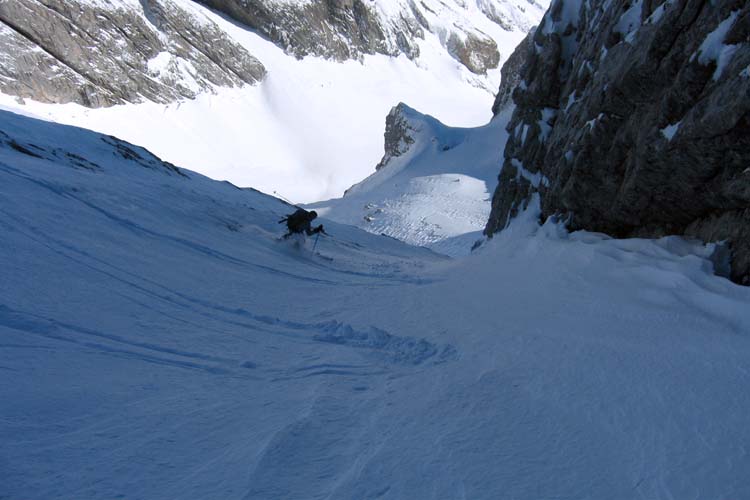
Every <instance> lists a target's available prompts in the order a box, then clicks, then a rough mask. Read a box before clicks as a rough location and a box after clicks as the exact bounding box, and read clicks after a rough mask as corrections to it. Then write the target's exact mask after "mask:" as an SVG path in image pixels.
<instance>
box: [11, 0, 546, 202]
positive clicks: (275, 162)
mask: <svg viewBox="0 0 750 500" xmlns="http://www.w3.org/2000/svg"><path fill="white" fill-rule="evenodd" d="M545 2H546V0H545ZM545 2H542V3H539V2H536V1H532V2H528V1H527V0H481V1H477V2H473V1H472V2H463V1H458V0H447V1H438V0H425V1H423V2H419V3H416V2H406V1H401V0H388V1H386V0H378V1H374V2H370V1H368V2H361V1H355V2H330V1H322V0H320V1H305V2H287V1H264V2H258V1H252V2H235V1H228V0H227V1H218V0H217V1H204V2H194V1H193V0H18V1H13V2H0V91H2V94H0V105H4V106H5V107H8V108H12V109H14V110H20V111H23V112H27V113H33V114H35V115H37V116H40V117H44V118H46V119H50V120H54V121H58V122H63V123H68V124H74V125H80V126H85V127H87V128H92V129H95V130H98V131H101V132H104V133H108V134H114V135H117V136H119V137H123V138H125V139H127V140H130V141H131V142H134V143H138V144H142V145H144V146H146V147H148V148H149V149H151V150H153V151H155V152H156V153H158V154H159V155H160V156H162V157H164V158H166V159H167V160H169V161H172V162H174V163H179V164H181V165H185V166H187V167H189V168H191V169H193V170H196V171H200V172H202V173H204V174H206V175H209V176H211V177H214V178H218V179H228V180H230V181H232V182H234V183H235V184H238V185H242V186H253V187H255V188H257V189H261V190H263V191H265V192H268V193H272V192H274V191H276V192H278V193H279V194H281V195H283V196H285V197H287V198H291V199H292V200H294V201H295V202H298V201H315V200H320V199H326V198H331V197H334V196H340V195H341V194H342V193H343V192H344V190H345V189H346V188H348V187H349V186H351V185H352V184H354V183H356V182H358V181H360V180H362V179H363V178H364V177H366V176H367V175H369V174H370V173H371V172H372V169H373V167H374V165H375V163H377V161H378V159H379V158H380V156H381V154H382V144H381V142H380V139H379V138H380V136H381V134H382V119H383V117H384V116H385V115H386V114H387V113H388V110H389V109H390V108H391V107H393V106H394V105H395V104H397V103H398V102H407V103H409V104H410V105H411V106H414V107H415V108H417V109H420V110H424V111H425V112H428V113H430V114H432V115H434V116H436V117H437V118H439V119H441V120H442V121H444V122H446V123H449V124H451V125H453V126H471V125H480V124H483V123H486V122H487V121H488V120H489V118H490V117H491V114H490V112H489V104H488V103H491V100H492V95H493V94H494V93H495V91H496V90H497V87H498V83H499V77H500V74H499V65H500V64H501V63H502V61H503V60H505V59H506V58H507V57H508V55H509V54H510V53H511V52H512V51H513V48H514V47H515V46H516V45H517V43H518V42H519V41H520V40H521V39H522V38H523V37H524V36H525V34H526V31H527V30H528V29H529V28H530V27H531V26H533V25H535V24H536V23H537V22H538V21H539V19H541V16H542V14H543V12H544V8H545V7H546V3H545ZM206 5H209V6H210V7H212V8H213V9H214V10H212V9H209V8H208V7H206ZM300 58H301V59H300ZM20 103H25V104H20ZM44 103H46V104H44ZM123 103H125V104H123ZM113 105H114V106H113Z"/></svg>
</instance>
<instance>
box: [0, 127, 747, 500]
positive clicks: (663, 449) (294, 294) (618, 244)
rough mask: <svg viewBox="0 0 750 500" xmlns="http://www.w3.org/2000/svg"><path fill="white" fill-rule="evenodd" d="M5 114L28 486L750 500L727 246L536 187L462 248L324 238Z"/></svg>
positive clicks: (248, 495) (7, 345) (155, 492)
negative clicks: (507, 221) (657, 229)
mask: <svg viewBox="0 0 750 500" xmlns="http://www.w3.org/2000/svg"><path fill="white" fill-rule="evenodd" d="M0 130H2V132H3V133H5V134H7V136H3V139H2V143H3V144H2V146H0V228H1V229H0V230H2V239H1V240H0V271H1V272H2V281H1V282H0V344H1V345H2V347H1V348H0V372H2V377H0V400H1V401H3V404H0V443H1V444H2V461H0V477H2V481H0V496H2V497H6V498H14V499H15V498H23V499H29V500H36V499H47V498H58V497H59V498H77V499H78V498H80V499H84V498H97V499H99V498H128V499H155V498H158V499H185V498H221V499H226V500H233V499H245V500H256V499H257V500H261V499H262V500H267V499H270V498H287V499H293V500H296V499H300V500H303V499H309V498H331V499H355V498H356V499H359V498H381V499H384V500H396V499H407V498H408V499H420V500H432V499H434V500H442V499H446V498H449V499H452V498H471V499H497V498H514V499H518V500H538V499H540V498H583V497H586V498H596V499H601V498H623V499H624V498H649V499H651V498H679V499H682V498H698V499H717V498H747V497H748V496H750V475H748V474H747V473H746V472H747V471H748V469H750V456H748V454H747V445H746V443H747V442H748V441H749V440H750V427H748V426H747V425H746V423H747V415H748V413H750V393H749V392H748V391H747V387H748V384H749V383H750V309H749V308H748V307H747V304H748V301H750V290H749V289H748V288H742V287H739V286H736V285H734V284H732V283H730V282H728V281H727V280H724V279H722V278H718V277H716V276H713V275H712V274H711V271H710V269H711V263H710V262H709V260H708V259H707V256H708V255H710V253H711V250H712V248H711V247H710V246H703V245H700V244H696V243H692V242H687V241H685V240H682V239H679V238H665V239H662V240H656V241H651V240H638V239H631V240H614V239H609V238H606V237H603V236H601V235H597V234H592V233H585V232H579V233H573V234H568V233H566V232H565V231H564V229H562V227H561V226H559V225H556V224H554V223H552V222H548V223H547V224H545V225H544V226H543V227H541V228H540V227H539V226H538V225H537V223H536V220H537V217H538V206H536V205H534V204H532V205H531V207H530V210H529V211H528V212H526V213H525V214H524V215H523V216H521V217H519V218H518V219H516V220H515V221H514V222H513V224H512V225H511V226H510V227H509V228H508V229H507V230H506V231H504V232H503V233H501V234H500V235H498V236H496V237H495V238H493V240H491V241H489V242H488V243H486V244H485V245H483V246H482V247H481V248H480V249H479V250H477V251H476V252H474V254H472V255H471V256H469V257H467V258H464V259H460V260H453V261H451V260H446V259H441V258H438V257H437V256H435V255H434V254H432V253H431V252H429V251H426V250H424V249H416V248H413V247H408V246H406V245H403V244H401V243H399V242H396V241H394V240H392V239H390V238H384V237H378V236H374V235H369V234H367V233H365V232H362V231H359V230H356V229H354V228H351V227H348V226H341V225H337V224H335V223H333V222H331V221H327V220H326V221H324V222H325V224H326V227H327V228H328V230H329V232H330V233H331V236H330V237H323V238H321V239H320V241H319V242H318V246H317V250H316V253H320V255H317V254H316V255H313V254H312V253H311V252H310V246H311V243H312V242H311V241H308V242H307V243H306V244H305V246H304V248H299V249H298V248H295V246H294V244H293V243H292V242H279V241H277V240H276V237H277V236H278V235H279V234H280V233H281V229H280V226H279V225H278V224H277V223H276V221H277V220H278V217H279V216H280V215H282V214H284V213H288V211H289V210H291V208H290V207H289V206H286V205H284V204H282V203H281V202H279V201H278V200H274V199H271V198H269V197H266V196H263V195H260V194H259V193H257V192H255V191H252V190H239V189H236V188H234V187H232V186H230V185H228V184H226V183H219V182H214V181H210V180H208V179H205V178H203V177H201V176H199V175H197V174H193V173H190V172H187V175H189V178H186V177H182V176H179V175H176V174H174V173H170V172H171V171H170V170H169V169H166V170H165V169H164V168H159V167H157V166H156V165H157V164H156V163H154V164H152V166H153V167H154V168H145V167H144V166H143V165H141V164H140V163H138V162H137V161H134V160H133V159H130V160H128V159H127V158H126V156H128V155H126V156H122V155H121V154H118V153H116V151H117V149H116V148H115V149H113V147H112V146H110V145H108V144H107V143H106V142H104V140H103V139H102V138H101V137H100V136H98V135H96V134H89V133H85V132H82V131H80V130H73V129H68V128H60V127H59V126H57V125H52V124H48V123H43V122H36V121H32V120H29V119H25V118H20V117H16V116H13V115H10V114H7V113H0ZM9 140H13V141H15V142H16V144H17V146H20V147H21V148H23V149H25V150H26V151H27V152H30V153H33V154H28V153H23V152H22V151H20V150H19V149H18V148H13V147H10V146H9V142H8V141H9ZM32 144H33V146H32ZM132 150H133V151H135V152H136V153H137V154H138V155H139V156H141V157H143V158H146V157H147V156H148V155H147V153H146V152H145V151H143V150H141V149H139V148H133V149H132ZM67 153H71V154H75V155H77V156H78V157H80V158H76V157H75V156H68V155H67ZM39 156H41V157H42V158H39ZM84 159H85V160H87V161H90V162H92V163H94V164H96V165H98V167H92V166H91V165H89V168H93V170H90V169H89V168H86V167H81V166H77V165H79V164H81V165H86V163H85V162H84V161H83V160H84ZM331 259H332V260H331Z"/></svg>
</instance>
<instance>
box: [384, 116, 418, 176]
mask: <svg viewBox="0 0 750 500" xmlns="http://www.w3.org/2000/svg"><path fill="white" fill-rule="evenodd" d="M412 113H414V110H413V109H411V108H410V107H408V106H407V105H406V104H404V103H402V102H401V103H398V105H397V106H394V107H393V108H391V111H390V112H389V113H388V116H386V117H385V134H384V138H385V154H384V155H383V158H382V159H381V160H380V163H378V164H377V165H376V166H375V170H380V169H381V168H383V167H385V166H386V165H387V164H388V162H390V161H391V159H392V158H396V157H399V156H401V155H402V154H404V153H406V152H407V151H408V150H409V146H411V145H412V144H414V134H415V133H416V132H418V130H416V129H415V124H414V122H413V120H410V119H409V115H410V114H412Z"/></svg>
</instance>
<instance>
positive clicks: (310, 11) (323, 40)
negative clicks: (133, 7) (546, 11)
mask: <svg viewBox="0 0 750 500" xmlns="http://www.w3.org/2000/svg"><path fill="white" fill-rule="evenodd" d="M198 1H199V2H200V3H202V4H205V5H207V6H209V7H211V8H214V9H216V10H219V11H221V12H223V13H225V14H227V15H228V16H230V17H231V18H233V19H235V20H237V21H239V22H241V23H243V24H245V25H247V26H249V27H251V28H252V29H254V30H256V31H258V32H259V33H260V34H262V35H264V36H265V37H267V38H269V39H270V40H272V41H273V42H275V43H276V44H277V45H279V46H281V47H283V48H284V49H285V50H286V51H287V52H288V53H290V54H293V55H295V56H297V57H303V56H306V55H318V56H323V57H328V58H334V59H337V60H345V59H356V58H358V57H360V56H362V55H363V54H386V55H391V56H397V55H399V54H405V55H406V56H407V57H409V58H410V59H414V58H416V57H418V56H419V45H418V43H419V40H421V39H424V37H425V32H431V33H434V34H436V35H437V36H438V38H439V40H440V42H441V43H442V45H443V46H444V47H445V49H446V50H448V52H449V53H450V54H451V55H452V56H453V57H454V58H455V59H456V60H458V61H459V62H460V63H461V64H463V65H464V66H466V67H467V68H468V69H469V70H470V71H472V72H474V73H477V74H484V73H486V72H487V70H490V69H493V68H497V66H498V64H499V61H500V53H499V49H498V45H497V43H496V41H495V40H494V39H493V38H492V37H491V36H490V35H488V34H487V33H486V32H484V31H483V30H482V29H481V28H478V27H477V26H475V25H473V24H472V15H473V14H472V9H475V10H477V12H478V13H479V14H480V15H481V16H482V17H484V18H485V19H487V20H489V21H490V22H492V23H494V24H495V25H497V26H500V27H501V28H502V29H503V30H505V31H513V30H517V31H527V30H528V29H529V28H530V27H531V26H533V24H534V22H535V20H536V19H535V12H536V11H538V10H539V9H540V8H541V7H542V3H540V2H537V1H536V0H531V1H515V0H482V1H480V2H477V4H476V5H475V6H474V5H471V6H470V5H469V4H466V3H464V2H462V1H460V0H447V1H434V0H426V1H422V2H414V1H412V0H389V1H382V0H376V1H372V0H311V1H307V2H300V3H294V2H285V1H273V0H198ZM545 3H546V2H545Z"/></svg>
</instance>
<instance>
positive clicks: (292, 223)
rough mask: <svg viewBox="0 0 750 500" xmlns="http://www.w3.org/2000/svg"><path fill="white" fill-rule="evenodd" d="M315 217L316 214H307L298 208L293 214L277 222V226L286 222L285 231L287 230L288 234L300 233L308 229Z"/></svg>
mask: <svg viewBox="0 0 750 500" xmlns="http://www.w3.org/2000/svg"><path fill="white" fill-rule="evenodd" d="M317 216H318V214H317V213H315V212H314V211H313V212H308V211H307V210H305V209H302V208H299V209H297V211H296V212H294V213H293V214H290V215H287V216H286V217H284V218H283V219H281V220H280V221H279V224H281V223H282V222H286V227H287V229H289V234H291V233H301V232H303V231H305V230H306V229H309V228H310V221H312V220H313V219H315V218H316V217H317Z"/></svg>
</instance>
